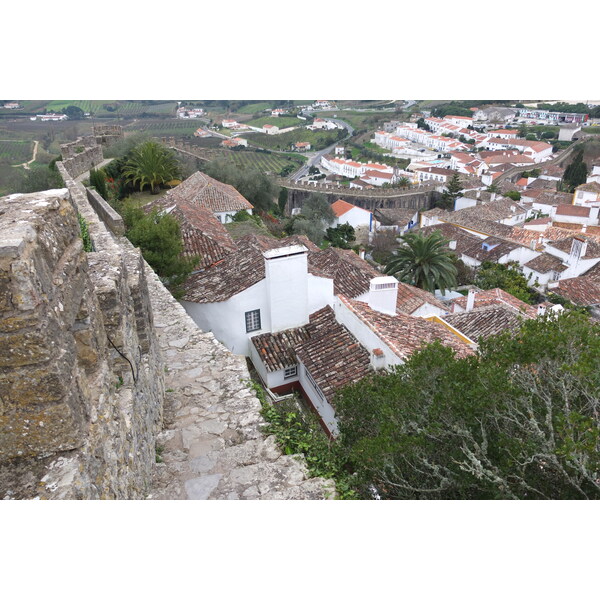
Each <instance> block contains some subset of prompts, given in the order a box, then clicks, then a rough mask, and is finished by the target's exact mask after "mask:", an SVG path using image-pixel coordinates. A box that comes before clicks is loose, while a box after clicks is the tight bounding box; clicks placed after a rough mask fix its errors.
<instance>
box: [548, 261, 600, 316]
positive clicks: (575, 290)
mask: <svg viewBox="0 0 600 600" xmlns="http://www.w3.org/2000/svg"><path fill="white" fill-rule="evenodd" d="M599 264H600V263H599ZM552 291H554V292H556V293H557V294H560V295H561V296H563V297H564V298H566V299H567V300H570V301H571V302H573V304H578V305H579V306H595V305H597V304H600V281H595V280H594V279H591V278H589V277H588V276H587V274H586V275H584V276H583V277H571V278H569V279H561V280H560V281H559V282H558V287H557V288H554V289H553V290H552Z"/></svg>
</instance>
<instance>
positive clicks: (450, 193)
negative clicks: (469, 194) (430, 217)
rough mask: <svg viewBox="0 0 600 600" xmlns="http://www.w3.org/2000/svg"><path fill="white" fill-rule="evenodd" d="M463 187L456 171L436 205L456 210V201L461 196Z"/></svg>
mask: <svg viewBox="0 0 600 600" xmlns="http://www.w3.org/2000/svg"><path fill="white" fill-rule="evenodd" d="M463 189H464V187H463V185H462V183H461V182H460V177H459V176H458V173H454V175H452V177H450V179H449V180H448V183H446V186H445V189H444V191H443V193H442V197H441V198H440V199H439V200H438V201H437V202H436V204H435V205H436V207H438V208H443V209H444V210H454V203H455V202H456V199H457V198H460V196H461V193H462V191H463Z"/></svg>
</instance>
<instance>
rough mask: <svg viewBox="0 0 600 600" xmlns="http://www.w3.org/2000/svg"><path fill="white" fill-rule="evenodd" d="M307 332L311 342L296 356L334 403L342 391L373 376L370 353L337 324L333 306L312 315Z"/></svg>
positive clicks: (304, 344) (298, 348) (302, 344)
mask: <svg viewBox="0 0 600 600" xmlns="http://www.w3.org/2000/svg"><path fill="white" fill-rule="evenodd" d="M305 328H306V331H307V333H308V339H307V340H306V341H304V342H302V343H301V344H300V345H298V346H297V347H296V355H297V357H298V358H299V359H300V360H301V361H302V364H303V365H304V366H305V367H306V369H307V370H308V372H309V373H310V375H311V377H312V378H313V380H314V381H315V383H316V384H317V385H318V386H319V389H320V390H321V392H322V393H323V395H324V396H325V398H326V400H327V401H328V402H330V403H332V400H333V397H334V396H335V393H336V391H337V390H338V389H339V388H341V387H344V386H346V385H350V384H352V383H356V382H357V381H360V380H361V379H362V378H363V377H366V376H367V375H368V374H369V373H370V372H371V369H370V358H369V353H368V352H367V350H365V349H364V348H363V347H362V346H361V345H360V344H359V342H358V341H357V340H356V338H355V337H354V336H353V335H352V334H351V333H350V332H349V331H348V330H347V329H346V327H344V326H343V325H341V324H340V323H338V322H337V321H336V319H335V314H334V312H333V310H332V309H331V307H330V306H326V307H325V308H322V309H321V310H318V311H317V312H315V313H313V314H312V315H310V322H309V324H308V325H306V326H305ZM332 404H333V403H332Z"/></svg>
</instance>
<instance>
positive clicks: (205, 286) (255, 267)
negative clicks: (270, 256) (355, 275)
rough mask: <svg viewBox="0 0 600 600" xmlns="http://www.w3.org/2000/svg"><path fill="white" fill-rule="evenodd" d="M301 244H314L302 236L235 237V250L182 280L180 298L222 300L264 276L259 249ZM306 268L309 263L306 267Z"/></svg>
mask: <svg viewBox="0 0 600 600" xmlns="http://www.w3.org/2000/svg"><path fill="white" fill-rule="evenodd" d="M297 244H298V245H302V246H305V247H306V248H308V250H309V254H310V252H318V248H317V247H316V246H315V245H314V244H313V243H312V242H311V241H309V239H308V238H306V237H305V236H296V235H293V236H290V237H286V238H283V239H276V238H269V237H266V236H257V235H248V236H245V237H242V238H240V239H239V240H237V246H238V250H237V252H233V253H231V254H228V255H227V256H225V257H224V258H223V260H221V261H220V262H218V263H216V264H214V265H212V266H211V267H210V268H209V269H206V270H205V271H202V272H201V273H195V274H193V275H192V276H191V277H190V278H189V279H188V280H187V281H186V282H185V284H184V286H183V288H184V296H183V300H185V301H187V302H197V303H199V304H205V303H211V302H223V301H225V300H228V299H229V298H231V297H232V296H235V295H236V294H239V293H240V292H242V291H243V290H245V289H247V288H249V287H250V286H252V285H254V284H255V283H258V282H259V281H262V280H263V279H264V278H265V260H264V256H263V252H266V251H267V250H272V249H274V248H283V247H285V246H293V245H297ZM309 270H310V267H309Z"/></svg>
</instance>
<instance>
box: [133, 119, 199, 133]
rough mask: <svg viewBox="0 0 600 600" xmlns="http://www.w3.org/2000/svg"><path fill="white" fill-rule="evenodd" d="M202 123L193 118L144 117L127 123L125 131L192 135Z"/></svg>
mask: <svg viewBox="0 0 600 600" xmlns="http://www.w3.org/2000/svg"><path fill="white" fill-rule="evenodd" d="M201 125H202V123H199V122H198V121H196V120H195V119H190V120H188V119H161V120H152V119H144V120H140V121H135V122H134V123H129V125H127V126H126V127H125V131H127V132H132V131H142V132H144V133H147V134H149V135H155V136H158V137H161V136H185V135H193V134H194V132H195V131H196V129H198V127H200V126H201Z"/></svg>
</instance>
